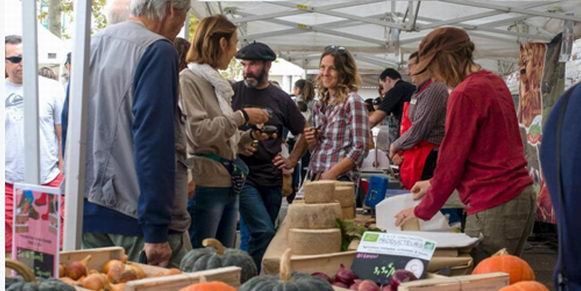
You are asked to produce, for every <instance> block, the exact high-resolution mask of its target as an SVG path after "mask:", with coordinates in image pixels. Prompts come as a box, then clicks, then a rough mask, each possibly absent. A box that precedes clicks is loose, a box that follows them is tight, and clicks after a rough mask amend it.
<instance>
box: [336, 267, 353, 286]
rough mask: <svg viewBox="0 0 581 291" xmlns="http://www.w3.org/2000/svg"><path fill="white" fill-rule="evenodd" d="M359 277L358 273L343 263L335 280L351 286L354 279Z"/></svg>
mask: <svg viewBox="0 0 581 291" xmlns="http://www.w3.org/2000/svg"><path fill="white" fill-rule="evenodd" d="M357 278H358V277H357V275H355V273H353V272H352V271H351V270H349V269H347V268H345V266H344V265H343V264H341V266H340V267H339V270H337V274H335V282H341V283H343V284H345V285H347V286H351V285H352V284H353V281H354V280H355V279H357Z"/></svg>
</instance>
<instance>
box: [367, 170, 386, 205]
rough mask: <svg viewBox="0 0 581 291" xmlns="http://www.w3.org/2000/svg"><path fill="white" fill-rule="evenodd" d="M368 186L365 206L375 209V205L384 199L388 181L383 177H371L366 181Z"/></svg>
mask: <svg viewBox="0 0 581 291" xmlns="http://www.w3.org/2000/svg"><path fill="white" fill-rule="evenodd" d="M368 184H369V186H368V190H367V195H366V196H365V205H367V206H369V207H370V208H372V209H375V205H377V204H379V202H381V201H383V199H384V198H385V193H386V191H387V185H388V184H389V179H388V178H387V177H385V176H371V177H369V179H368Z"/></svg>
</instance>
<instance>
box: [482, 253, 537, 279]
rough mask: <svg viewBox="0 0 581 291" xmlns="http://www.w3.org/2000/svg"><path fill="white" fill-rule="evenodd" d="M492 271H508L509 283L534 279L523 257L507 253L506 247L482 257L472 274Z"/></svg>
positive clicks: (533, 274)
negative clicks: (484, 257) (487, 256)
mask: <svg viewBox="0 0 581 291" xmlns="http://www.w3.org/2000/svg"><path fill="white" fill-rule="evenodd" d="M494 272H504V273H508V276H509V278H510V284H514V283H517V282H520V281H533V280H535V273H534V272H533V269H532V268H531V266H530V265H529V264H528V263H527V262H526V261H525V260H523V259H521V258H519V257H517V256H512V255H509V254H508V253H507V252H506V249H502V250H500V251H498V252H497V253H496V254H494V255H492V256H490V257H489V258H486V259H484V260H483V261H481V262H480V263H478V265H477V266H476V268H474V271H472V274H487V273H494Z"/></svg>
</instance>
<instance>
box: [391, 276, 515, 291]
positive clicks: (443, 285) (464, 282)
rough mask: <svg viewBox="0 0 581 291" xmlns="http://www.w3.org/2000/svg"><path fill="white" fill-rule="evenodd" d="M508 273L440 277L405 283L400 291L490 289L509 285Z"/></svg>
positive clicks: (474, 290)
mask: <svg viewBox="0 0 581 291" xmlns="http://www.w3.org/2000/svg"><path fill="white" fill-rule="evenodd" d="M509 281H510V279H509V277H508V274H507V273H491V274H482V275H468V276H458V277H438V278H431V279H426V280H418V281H413V282H407V283H403V284H401V285H400V286H399V288H398V289H397V290H398V291H462V290H470V291H489V290H498V289H500V288H502V287H505V286H508V285H509Z"/></svg>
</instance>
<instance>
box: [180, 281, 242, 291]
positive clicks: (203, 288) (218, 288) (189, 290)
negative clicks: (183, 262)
mask: <svg viewBox="0 0 581 291" xmlns="http://www.w3.org/2000/svg"><path fill="white" fill-rule="evenodd" d="M180 291H236V288H234V287H232V286H230V285H228V284H226V283H223V282H218V281H212V282H205V283H196V284H192V285H190V286H188V287H185V288H182V289H180Z"/></svg>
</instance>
